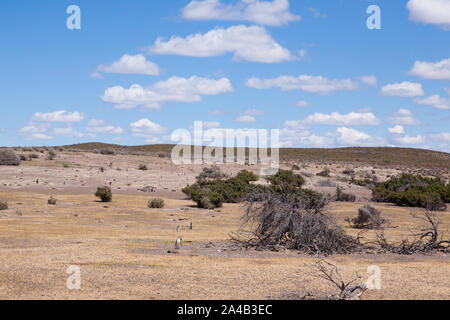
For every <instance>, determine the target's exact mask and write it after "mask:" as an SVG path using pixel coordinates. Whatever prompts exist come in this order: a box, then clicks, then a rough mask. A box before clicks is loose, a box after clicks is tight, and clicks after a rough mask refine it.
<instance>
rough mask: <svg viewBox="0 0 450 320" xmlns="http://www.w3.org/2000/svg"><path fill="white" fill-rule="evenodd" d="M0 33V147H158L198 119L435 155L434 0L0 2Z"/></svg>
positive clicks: (445, 113)
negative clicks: (77, 15)
mask: <svg viewBox="0 0 450 320" xmlns="http://www.w3.org/2000/svg"><path fill="white" fill-rule="evenodd" d="M70 5H77V6H78V7H79V8H80V10H81V29H80V30H76V29H75V30H69V29H68V28H67V25H66V20H67V18H68V17H69V16H70V14H67V13H66V9H67V8H68V7H69V6H70ZM370 5H377V6H378V7H379V8H380V12H381V29H380V30H377V29H375V30H369V29H368V27H367V23H366V21H367V19H368V18H369V16H370V15H369V14H367V12H366V10H367V8H368V7H369V6H370ZM0 38H1V40H2V41H1V42H2V50H0V67H1V69H0V70H1V72H0V87H1V93H2V94H1V96H2V103H1V110H2V118H3V121H2V122H1V123H0V145H2V146H18V145H62V144H71V143H79V142H90V141H99V142H107V143H120V144H128V145H141V144H147V143H170V142H171V141H170V134H171V132H173V131H174V130H176V129H179V128H185V129H189V128H190V127H192V126H193V123H194V121H204V122H205V126H206V127H207V128H216V129H217V130H221V128H257V129H280V135H281V143H282V145H283V146H287V147H345V146H405V147H417V148H428V149H434V150H443V151H446V152H449V151H450V126H449V123H450V111H449V110H450V41H449V40H450V0H409V1H408V0H396V1H387V0H385V1H382V0H378V1H367V0H352V1H344V0H332V1H331V0H330V1H317V0H291V1H288V0H275V1H259V0H234V1H226V0H199V1H192V2H191V1H189V0H183V1H182V0H171V1H144V0H128V1H122V0H120V1H119V0H117V1H106V0H96V1H88V0H84V1H83V0H82V1H74V0H72V1H63V0H53V1H51V0H41V1H23V0H2V1H1V2H0ZM158 39H159V40H158Z"/></svg>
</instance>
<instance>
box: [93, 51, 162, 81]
mask: <svg viewBox="0 0 450 320" xmlns="http://www.w3.org/2000/svg"><path fill="white" fill-rule="evenodd" d="M98 72H105V73H121V74H145V75H150V76H158V75H159V73H160V70H159V67H158V65H156V64H155V63H153V62H151V61H147V59H146V58H145V56H144V55H142V54H137V55H135V56H132V55H129V54H126V55H124V56H123V57H122V58H120V60H119V61H116V62H114V63H113V64H111V65H109V66H104V65H100V66H98V67H97V72H94V73H93V74H92V76H93V77H96V76H98Z"/></svg>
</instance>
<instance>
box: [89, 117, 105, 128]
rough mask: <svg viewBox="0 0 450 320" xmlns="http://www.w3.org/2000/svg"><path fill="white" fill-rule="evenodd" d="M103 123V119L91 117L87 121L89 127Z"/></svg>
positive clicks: (102, 124)
mask: <svg viewBox="0 0 450 320" xmlns="http://www.w3.org/2000/svg"><path fill="white" fill-rule="evenodd" d="M104 125H105V120H100V119H91V120H90V121H89V123H88V126H91V127H99V126H104Z"/></svg>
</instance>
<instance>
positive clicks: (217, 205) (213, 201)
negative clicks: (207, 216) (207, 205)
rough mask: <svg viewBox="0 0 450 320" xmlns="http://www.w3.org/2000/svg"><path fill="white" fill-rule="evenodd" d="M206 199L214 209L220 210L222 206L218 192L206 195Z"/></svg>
mask: <svg viewBox="0 0 450 320" xmlns="http://www.w3.org/2000/svg"><path fill="white" fill-rule="evenodd" d="M208 199H209V201H211V204H212V205H213V206H214V207H215V208H220V207H222V205H223V197H222V195H221V194H220V193H218V192H214V191H213V192H210V193H209V194H208Z"/></svg>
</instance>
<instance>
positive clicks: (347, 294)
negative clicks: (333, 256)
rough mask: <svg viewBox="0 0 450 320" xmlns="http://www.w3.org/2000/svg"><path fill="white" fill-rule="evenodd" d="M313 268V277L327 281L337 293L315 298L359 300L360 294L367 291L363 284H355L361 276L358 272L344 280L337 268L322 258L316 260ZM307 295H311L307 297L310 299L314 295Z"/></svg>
mask: <svg viewBox="0 0 450 320" xmlns="http://www.w3.org/2000/svg"><path fill="white" fill-rule="evenodd" d="M314 269H315V273H314V274H313V276H314V277H316V278H320V279H324V280H326V281H328V282H329V283H331V284H333V285H334V286H335V287H336V289H337V290H338V292H337V293H333V294H328V295H325V296H322V297H317V298H316V299H317V300H360V299H361V297H362V295H363V294H364V293H365V292H366V291H367V286H366V285H365V284H363V283H358V284H356V282H357V281H360V280H361V276H360V275H359V274H358V273H356V274H355V277H354V278H353V279H352V280H349V281H348V280H344V278H343V277H342V275H341V272H340V271H339V268H338V267H337V266H335V265H334V264H332V263H330V262H328V261H325V260H323V259H321V260H317V261H316V264H315V268H314ZM309 297H311V298H309V299H312V298H313V297H314V296H313V295H309Z"/></svg>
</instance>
